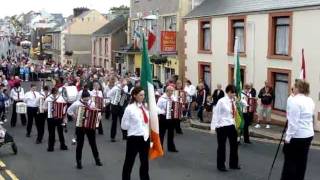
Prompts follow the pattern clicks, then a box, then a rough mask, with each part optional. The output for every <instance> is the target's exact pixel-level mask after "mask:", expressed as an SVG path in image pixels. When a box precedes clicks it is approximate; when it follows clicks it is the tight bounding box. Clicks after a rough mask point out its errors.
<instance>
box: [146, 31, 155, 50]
mask: <svg viewBox="0 0 320 180" xmlns="http://www.w3.org/2000/svg"><path fill="white" fill-rule="evenodd" d="M155 42H156V35H155V34H154V33H153V32H152V31H150V30H149V33H148V50H150V49H151V48H152V46H153V44H154V43H155Z"/></svg>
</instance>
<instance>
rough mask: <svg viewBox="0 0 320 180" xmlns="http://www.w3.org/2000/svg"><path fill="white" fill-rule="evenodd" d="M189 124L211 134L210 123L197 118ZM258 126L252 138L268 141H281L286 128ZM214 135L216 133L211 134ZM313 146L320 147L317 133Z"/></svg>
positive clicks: (188, 121)
mask: <svg viewBox="0 0 320 180" xmlns="http://www.w3.org/2000/svg"><path fill="white" fill-rule="evenodd" d="M186 123H187V124H189V125H190V126H191V127H193V128H197V129H201V130H205V131H207V132H210V123H209V121H205V123H202V122H200V121H199V120H196V119H195V118H193V119H189V120H187V121H186ZM255 125H256V124H252V125H251V126H250V128H249V133H250V137H255V138H262V139H267V140H276V141H280V138H281V135H282V132H283V129H284V127H283V126H279V125H271V128H270V129H267V128H265V125H264V124H261V128H255V127H254V126H255ZM211 133H214V132H211ZM312 145H313V146H319V147H320V133H319V132H315V136H314V138H313V140H312Z"/></svg>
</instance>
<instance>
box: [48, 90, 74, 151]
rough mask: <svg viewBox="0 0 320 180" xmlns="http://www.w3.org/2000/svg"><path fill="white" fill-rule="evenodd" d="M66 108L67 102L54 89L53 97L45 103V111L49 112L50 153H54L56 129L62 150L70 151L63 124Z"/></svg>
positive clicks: (52, 91)
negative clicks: (66, 142)
mask: <svg viewBox="0 0 320 180" xmlns="http://www.w3.org/2000/svg"><path fill="white" fill-rule="evenodd" d="M66 108H67V102H66V101H65V100H64V98H63V97H62V96H61V95H60V94H59V93H58V89H57V88H55V87H54V88H52V89H51V95H50V96H49V97H47V99H46V100H45V101H44V109H45V110H47V111H48V120H47V121H48V131H49V140H48V149H47V151H48V152H52V151H54V143H55V134H56V133H55V129H56V128H57V131H58V136H59V140H60V149H61V150H68V147H67V146H66V144H65V139H64V134H63V123H66Z"/></svg>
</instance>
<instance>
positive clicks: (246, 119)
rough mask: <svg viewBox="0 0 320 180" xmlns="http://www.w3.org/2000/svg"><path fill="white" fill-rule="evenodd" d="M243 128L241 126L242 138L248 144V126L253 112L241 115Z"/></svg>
mask: <svg viewBox="0 0 320 180" xmlns="http://www.w3.org/2000/svg"><path fill="white" fill-rule="evenodd" d="M243 118H244V126H243V138H244V142H250V137H249V126H250V125H251V123H252V121H253V112H248V113H243Z"/></svg>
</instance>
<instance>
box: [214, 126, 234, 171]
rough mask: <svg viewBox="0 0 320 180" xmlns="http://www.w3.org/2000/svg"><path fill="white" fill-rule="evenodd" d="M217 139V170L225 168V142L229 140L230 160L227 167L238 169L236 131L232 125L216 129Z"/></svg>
mask: <svg viewBox="0 0 320 180" xmlns="http://www.w3.org/2000/svg"><path fill="white" fill-rule="evenodd" d="M216 132H217V139H218V150H217V168H225V167H226V166H225V161H226V142H227V138H228V139H229V144H230V158H229V167H231V168H232V167H238V165H239V164H238V163H239V160H238V142H237V137H238V134H237V130H236V128H235V126H234V125H231V126H224V127H220V128H217V129H216Z"/></svg>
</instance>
